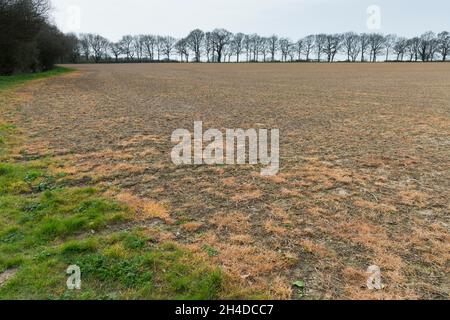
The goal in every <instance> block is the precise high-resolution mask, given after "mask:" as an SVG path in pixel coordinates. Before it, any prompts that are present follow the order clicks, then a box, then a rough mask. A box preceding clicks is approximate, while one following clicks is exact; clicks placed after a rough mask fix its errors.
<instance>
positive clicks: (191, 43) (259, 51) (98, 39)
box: [71, 29, 450, 63]
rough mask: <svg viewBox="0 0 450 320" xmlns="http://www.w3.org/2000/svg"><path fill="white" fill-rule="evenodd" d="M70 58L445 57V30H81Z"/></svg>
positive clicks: (449, 41)
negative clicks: (292, 33) (300, 34)
mask: <svg viewBox="0 0 450 320" xmlns="http://www.w3.org/2000/svg"><path fill="white" fill-rule="evenodd" d="M74 48H75V51H76V52H74V53H73V54H72V55H71V56H72V57H74V58H75V60H74V61H72V62H96V63H99V62H152V61H156V62H158V61H159V62H160V61H179V62H275V61H281V62H295V61H297V62H298V61H326V62H335V61H337V60H338V57H341V59H340V60H344V61H347V62H357V61H361V62H377V61H380V60H383V61H399V62H400V61H423V62H430V61H437V60H440V61H447V58H448V55H449V49H450V33H449V32H448V31H443V32H440V33H438V34H435V33H434V32H431V31H429V32H426V33H424V34H422V35H421V36H417V37H413V38H405V37H399V36H396V35H394V34H389V35H383V34H380V33H361V34H358V33H355V32H347V33H343V34H316V35H308V36H306V37H304V38H301V39H299V40H298V41H292V40H291V39H289V38H283V37H278V36H276V35H272V36H270V37H263V36H260V35H258V34H243V33H236V34H233V33H232V32H230V31H227V30H225V29H215V30H213V31H211V32H204V31H202V30H199V29H196V30H193V31H191V32H190V33H189V34H188V35H187V36H186V37H183V38H181V39H176V38H174V37H172V36H158V35H136V36H131V35H126V36H124V37H122V39H121V40H120V41H118V42H111V41H109V40H108V39H106V38H105V37H102V36H101V35H97V34H81V35H79V37H78V45H77V46H76V47H74Z"/></svg>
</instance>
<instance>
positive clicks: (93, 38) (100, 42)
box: [87, 34, 109, 63]
mask: <svg viewBox="0 0 450 320" xmlns="http://www.w3.org/2000/svg"><path fill="white" fill-rule="evenodd" d="M87 38H88V41H89V45H90V47H91V48H92V53H93V58H94V61H95V62H96V63H98V62H100V60H101V59H102V57H103V54H104V53H105V48H107V47H108V43H109V41H108V40H107V39H106V38H103V37H102V36H100V35H98V34H88V35H87Z"/></svg>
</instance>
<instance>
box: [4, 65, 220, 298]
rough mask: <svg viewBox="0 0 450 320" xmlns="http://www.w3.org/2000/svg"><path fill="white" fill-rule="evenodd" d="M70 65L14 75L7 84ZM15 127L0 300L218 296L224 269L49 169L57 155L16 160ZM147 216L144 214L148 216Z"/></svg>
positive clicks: (7, 169) (8, 163)
mask: <svg viewBox="0 0 450 320" xmlns="http://www.w3.org/2000/svg"><path fill="white" fill-rule="evenodd" d="M66 71H67V69H60V70H59V71H55V72H50V73H46V74H43V75H40V76H39V75H34V76H20V77H14V78H15V79H16V80H13V81H10V82H8V84H7V85H8V87H9V86H12V85H13V84H18V83H22V82H24V81H26V80H27V79H35V78H42V77H47V76H50V75H54V74H55V73H61V72H66ZM8 79H12V78H8ZM5 87H6V85H5V84H4V83H3V89H4V88H5ZM15 134H17V133H16V132H15V127H14V126H12V125H7V124H2V125H0V137H1V140H0V148H1V150H2V162H1V163H0V299H217V298H220V297H221V296H222V295H223V294H224V285H225V275H224V274H223V272H222V271H221V270H220V269H218V268H215V267H211V266H210V264H209V263H207V261H205V260H204V259H202V258H200V257H198V256H197V255H195V254H194V253H193V252H191V251H190V250H188V249H186V248H183V247H182V246H179V245H177V244H175V243H172V242H169V241H166V242H159V241H158V239H156V238H153V237H152V236H150V235H149V234H150V232H149V231H150V228H145V227H139V226H138V225H133V224H130V222H132V221H133V220H134V219H135V216H136V212H135V211H134V210H132V208H130V207H129V206H127V205H125V204H121V203H119V202H117V201H115V200H112V199H110V198H107V197H105V196H104V195H103V194H104V192H103V191H104V190H101V189H99V188H96V187H94V186H74V185H73V181H71V180H70V179H67V175H66V174H64V173H55V172H52V171H51V170H50V169H49V167H51V166H52V163H53V159H52V158H48V157H47V158H42V159H35V160H29V158H28V157H27V155H26V154H25V153H22V156H23V158H21V159H20V161H17V160H14V159H13V158H12V156H11V154H12V152H13V148H14V147H15V146H13V145H11V144H9V139H10V138H12V136H14V135H15ZM153 207H154V205H153ZM153 207H152V206H149V207H148V211H150V210H151V209H152V208H153ZM145 218H146V217H143V218H142V219H140V221H147V222H150V221H148V219H145ZM151 218H152V216H150V219H151ZM155 232H157V231H155ZM69 265H78V266H79V267H80V268H81V272H82V289H81V290H75V291H71V290H68V289H67V287H66V280H67V277H68V275H66V269H67V267H68V266H69Z"/></svg>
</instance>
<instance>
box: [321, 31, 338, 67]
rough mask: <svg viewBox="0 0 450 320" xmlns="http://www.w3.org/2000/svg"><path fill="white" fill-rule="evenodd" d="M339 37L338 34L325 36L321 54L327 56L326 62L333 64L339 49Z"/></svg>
mask: <svg viewBox="0 0 450 320" xmlns="http://www.w3.org/2000/svg"><path fill="white" fill-rule="evenodd" d="M341 39H342V38H341V36H340V35H339V34H328V35H326V36H325V42H324V45H323V52H324V53H325V54H326V55H327V61H328V62H333V61H334V58H335V57H336V54H337V52H338V51H339V49H340V47H341Z"/></svg>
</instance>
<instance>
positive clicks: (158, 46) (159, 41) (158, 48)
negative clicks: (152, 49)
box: [156, 36, 164, 61]
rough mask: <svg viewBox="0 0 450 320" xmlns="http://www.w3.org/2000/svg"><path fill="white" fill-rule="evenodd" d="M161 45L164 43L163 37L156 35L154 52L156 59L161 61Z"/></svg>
mask: <svg viewBox="0 0 450 320" xmlns="http://www.w3.org/2000/svg"><path fill="white" fill-rule="evenodd" d="M163 45H164V37H162V36H157V37H156V54H157V58H158V61H161V54H162V53H163Z"/></svg>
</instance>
